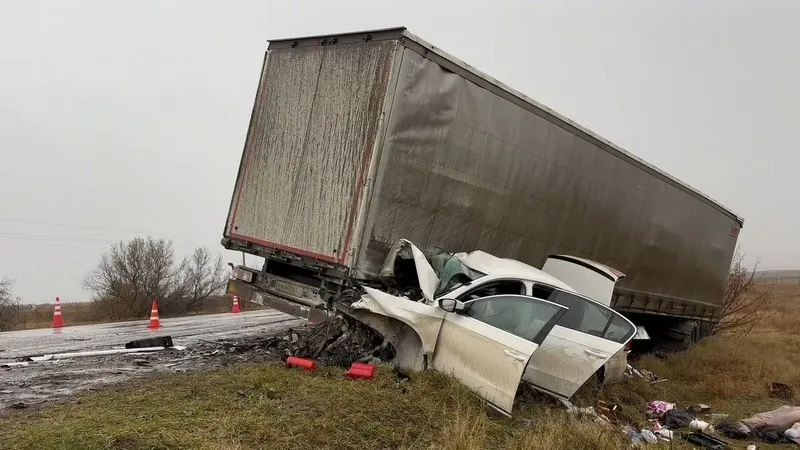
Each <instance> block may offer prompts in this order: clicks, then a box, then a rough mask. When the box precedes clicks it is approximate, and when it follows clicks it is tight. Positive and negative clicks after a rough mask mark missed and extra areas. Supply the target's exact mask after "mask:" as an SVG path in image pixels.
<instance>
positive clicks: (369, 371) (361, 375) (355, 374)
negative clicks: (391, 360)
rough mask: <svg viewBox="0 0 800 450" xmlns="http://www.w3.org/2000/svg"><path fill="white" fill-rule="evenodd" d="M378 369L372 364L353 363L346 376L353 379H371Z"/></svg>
mask: <svg viewBox="0 0 800 450" xmlns="http://www.w3.org/2000/svg"><path fill="white" fill-rule="evenodd" d="M375 369H376V367H375V366H373V365H372V364H364V363H353V365H352V366H350V370H348V371H347V373H346V375H347V376H348V377H350V378H352V379H354V380H355V379H365V380H368V379H371V378H373V377H374V376H375Z"/></svg>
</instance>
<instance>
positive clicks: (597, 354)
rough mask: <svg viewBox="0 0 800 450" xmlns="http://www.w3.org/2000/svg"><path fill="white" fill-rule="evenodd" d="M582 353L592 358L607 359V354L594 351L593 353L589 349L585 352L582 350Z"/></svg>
mask: <svg viewBox="0 0 800 450" xmlns="http://www.w3.org/2000/svg"><path fill="white" fill-rule="evenodd" d="M584 352H586V354H587V355H589V356H594V357H595V358H608V355H607V354H605V353H601V352H596V351H594V350H592V349H590V348H587V349H586V350H584Z"/></svg>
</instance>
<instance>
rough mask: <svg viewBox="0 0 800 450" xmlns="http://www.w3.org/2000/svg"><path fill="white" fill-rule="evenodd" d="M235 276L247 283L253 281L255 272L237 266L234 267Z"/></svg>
mask: <svg viewBox="0 0 800 450" xmlns="http://www.w3.org/2000/svg"><path fill="white" fill-rule="evenodd" d="M233 278H235V279H237V280H242V281H244V282H246V283H252V282H253V272H250V271H249V270H245V269H242V268H241V267H237V268H235V269H233Z"/></svg>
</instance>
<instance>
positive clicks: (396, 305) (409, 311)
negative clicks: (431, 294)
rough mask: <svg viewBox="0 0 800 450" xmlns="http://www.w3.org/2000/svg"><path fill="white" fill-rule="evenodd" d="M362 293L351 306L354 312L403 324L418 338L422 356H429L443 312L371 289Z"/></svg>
mask: <svg viewBox="0 0 800 450" xmlns="http://www.w3.org/2000/svg"><path fill="white" fill-rule="evenodd" d="M437 282H438V281H437ZM364 291H365V292H366V295H364V296H363V297H361V300H359V301H357V302H355V303H353V304H352V305H351V306H352V308H353V309H354V310H356V311H357V310H368V311H370V312H372V313H374V314H378V315H381V316H384V317H388V318H392V319H395V320H399V321H401V322H403V323H404V324H406V325H408V326H409V327H410V328H411V329H412V330H414V331H415V332H416V333H417V335H418V336H419V339H420V341H421V343H422V353H423V355H424V356H429V355H430V354H431V353H432V352H433V349H434V347H435V346H436V339H437V337H438V336H439V328H440V327H441V324H442V320H443V319H444V315H445V311H443V310H442V309H441V308H439V307H438V306H435V305H427V304H424V303H418V302H412V301H409V300H408V299H406V298H401V297H395V296H393V295H390V294H387V293H385V292H383V291H379V290H377V289H373V288H368V287H365V288H364Z"/></svg>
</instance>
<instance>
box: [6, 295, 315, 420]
mask: <svg viewBox="0 0 800 450" xmlns="http://www.w3.org/2000/svg"><path fill="white" fill-rule="evenodd" d="M162 324H163V328H161V329H159V330H158V331H155V332H151V331H149V330H148V329H147V321H137V322H124V323H118V324H101V325H90V326H77V327H68V328H65V329H64V330H63V331H62V332H61V333H59V334H55V333H53V331H52V330H28V331H21V332H10V333H0V366H1V365H2V364H4V363H7V362H20V361H24V360H25V359H26V357H27V356H36V355H41V354H51V353H62V352H73V351H90V350H103V349H110V348H120V347H122V346H124V344H125V343H126V342H129V341H132V340H136V339H142V338H146V337H152V336H155V335H161V336H166V335H169V336H172V339H173V341H174V343H175V345H176V346H179V347H186V348H185V349H184V350H178V349H168V350H164V351H160V352H154V353H133V354H118V355H109V356H98V357H83V358H75V359H67V360H58V361H45V362H30V363H28V365H27V366H20V367H12V368H0V414H4V413H5V412H7V411H8V410H9V409H11V408H14V409H19V408H27V407H35V406H38V405H42V404H44V403H48V402H52V401H56V400H60V399H64V398H68V397H70V396H72V395H74V394H76V393H82V392H91V391H96V390H100V389H103V388H107V387H108V386H110V385H114V384H117V383H120V382H123V381H127V380H131V379H134V378H137V377H141V376H144V375H148V374H152V373H160V372H173V373H174V372H186V371H194V370H207V369H214V368H220V367H225V366H228V365H231V364H236V363H243V362H267V361H277V360H279V359H280V358H281V357H282V356H283V354H285V350H282V348H284V349H285V348H286V346H285V345H283V346H281V345H279V344H276V343H277V342H282V341H283V337H284V336H286V335H287V330H288V329H290V328H296V329H298V330H302V329H303V327H304V324H305V322H304V321H302V320H299V319H296V318H293V317H291V316H288V315H285V314H282V313H279V312H276V311H272V310H263V311H254V312H247V313H242V314H240V315H232V314H216V315H209V316H193V317H183V318H176V319H165V320H162ZM273 337H276V338H273Z"/></svg>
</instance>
